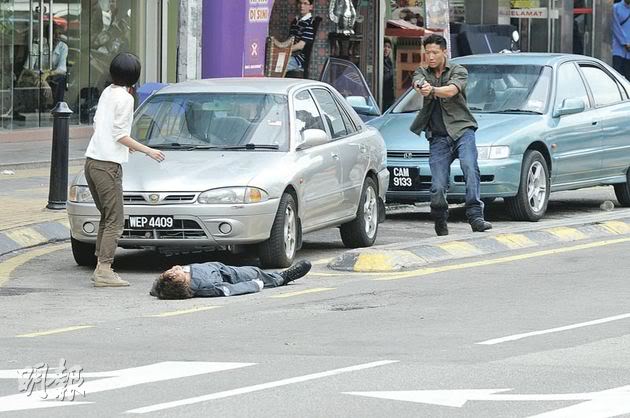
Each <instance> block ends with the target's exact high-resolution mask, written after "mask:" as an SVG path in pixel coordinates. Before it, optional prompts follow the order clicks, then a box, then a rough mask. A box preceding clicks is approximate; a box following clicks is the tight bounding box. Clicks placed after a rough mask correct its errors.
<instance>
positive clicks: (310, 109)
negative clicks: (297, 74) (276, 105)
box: [293, 89, 343, 231]
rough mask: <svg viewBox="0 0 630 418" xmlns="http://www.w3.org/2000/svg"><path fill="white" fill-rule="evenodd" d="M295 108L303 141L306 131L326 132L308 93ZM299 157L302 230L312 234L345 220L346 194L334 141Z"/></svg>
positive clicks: (302, 94) (298, 98) (296, 101)
mask: <svg viewBox="0 0 630 418" xmlns="http://www.w3.org/2000/svg"><path fill="white" fill-rule="evenodd" d="M293 104H294V106H293V108H294V120H295V127H294V129H296V134H297V135H298V136H299V137H301V135H302V132H303V131H304V130H306V129H321V130H323V131H326V128H325V126H324V121H323V119H322V115H321V113H320V111H319V109H318V107H317V105H316V103H315V100H314V99H313V97H312V96H311V93H310V92H309V91H308V90H307V89H305V90H301V91H299V92H298V93H296V94H295V96H294V101H293ZM329 138H330V137H329ZM296 157H297V161H296V167H298V170H299V175H300V178H299V182H300V183H301V194H302V205H303V208H302V209H303V210H300V217H301V221H302V228H303V229H304V230H305V231H308V230H310V229H314V228H316V227H317V226H319V225H322V224H325V223H327V222H328V221H329V220H330V219H331V218H335V217H341V215H340V207H341V202H342V200H343V193H342V192H341V183H340V179H341V173H340V171H341V163H340V157H339V149H338V145H337V143H336V142H335V141H332V139H331V140H330V141H328V142H326V143H324V144H320V145H316V146H314V147H311V148H306V149H302V150H298V151H296Z"/></svg>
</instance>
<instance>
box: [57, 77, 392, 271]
mask: <svg viewBox="0 0 630 418" xmlns="http://www.w3.org/2000/svg"><path fill="white" fill-rule="evenodd" d="M132 136H133V137H134V138H135V139H137V140H139V141H140V142H142V143H144V144H146V145H149V146H151V147H153V148H158V149H161V150H163V152H164V153H165V154H166V160H165V161H163V162H162V163H158V162H156V161H154V160H152V159H151V158H148V157H147V156H145V155H143V154H140V153H132V154H131V155H130V157H129V162H128V163H126V164H124V165H123V172H124V175H123V190H124V204H125V226H124V232H123V234H122V237H121V239H120V241H119V246H120V247H123V248H151V249H157V250H163V251H164V250H165V251H182V250H184V251H185V250H192V249H194V250H198V249H216V248H220V249H235V248H240V249H243V248H245V249H247V250H251V251H257V254H258V256H259V257H260V261H261V265H263V266H265V267H286V266H288V265H290V264H291V263H292V262H293V259H294V257H295V254H296V251H297V250H298V249H299V248H300V246H301V243H302V234H303V233H307V232H311V231H315V230H318V229H322V228H326V227H331V226H339V227H340V231H341V238H342V240H343V243H344V244H345V245H346V246H347V247H351V248H354V247H367V246H371V245H372V244H373V243H374V241H375V239H376V235H377V231H378V223H379V222H382V221H383V220H384V218H385V206H384V198H385V193H386V191H387V185H388V184H389V173H388V171H387V167H386V160H387V153H386V150H385V144H384V141H383V138H382V137H381V135H380V133H379V132H378V131H377V130H376V129H374V128H372V127H369V126H366V125H365V124H364V123H363V122H362V121H361V119H360V118H359V116H358V115H357V114H356V112H355V111H354V110H353V109H352V108H351V107H350V106H349V105H348V104H347V102H346V101H345V100H344V98H343V97H342V96H341V95H340V94H339V93H338V92H337V91H336V90H335V89H334V88H332V87H331V86H330V85H327V84H324V83H320V82H317V81H311V80H289V79H265V78H255V79H254V78H248V79H242V78H238V79H236V78H235V79H210V80H200V81H190V82H185V83H179V84H175V85H172V86H169V87H165V88H163V89H162V90H160V91H159V92H158V93H156V94H154V95H153V96H151V97H150V98H149V99H148V100H147V101H146V102H145V103H143V105H142V106H141V107H140V108H139V109H138V110H137V112H136V114H135V118H134V125H133V130H132ZM67 210H68V216H69V218H70V227H71V234H72V252H73V255H74V258H75V260H76V262H77V263H78V264H79V265H92V264H94V263H95V262H96V260H95V256H94V243H95V241H96V234H97V232H98V227H99V225H98V224H99V218H100V215H99V212H98V210H97V209H96V206H95V205H94V203H93V201H92V198H91V195H90V192H89V189H88V187H87V182H86V181H85V177H84V176H83V174H79V175H78V176H77V177H76V179H75V180H74V181H73V183H72V184H71V187H70V193H69V198H68V206H67ZM243 246H244V247H243Z"/></svg>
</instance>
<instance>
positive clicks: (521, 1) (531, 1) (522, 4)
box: [512, 0, 540, 9]
mask: <svg viewBox="0 0 630 418" xmlns="http://www.w3.org/2000/svg"><path fill="white" fill-rule="evenodd" d="M537 7H540V0H512V9H533V8H537Z"/></svg>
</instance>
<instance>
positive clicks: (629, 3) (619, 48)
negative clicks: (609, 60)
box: [612, 0, 630, 80]
mask: <svg viewBox="0 0 630 418" xmlns="http://www.w3.org/2000/svg"><path fill="white" fill-rule="evenodd" d="M612 54H613V68H614V69H615V70H617V71H618V72H619V73H620V74H622V75H623V76H624V77H626V79H628V80H630V0H623V1H620V2H618V3H615V4H613V13H612Z"/></svg>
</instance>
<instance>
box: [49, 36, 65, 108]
mask: <svg viewBox="0 0 630 418" xmlns="http://www.w3.org/2000/svg"><path fill="white" fill-rule="evenodd" d="M53 36H54V38H53V45H54V49H53V55H52V60H51V64H52V67H51V68H52V69H51V70H50V74H49V75H48V84H50V86H51V88H52V96H53V106H56V105H57V103H58V102H63V96H64V95H65V92H66V84H67V82H68V78H67V70H68V68H67V65H68V44H66V42H67V41H68V38H67V37H66V35H64V34H62V33H61V28H60V27H58V26H55V28H54V32H53Z"/></svg>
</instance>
